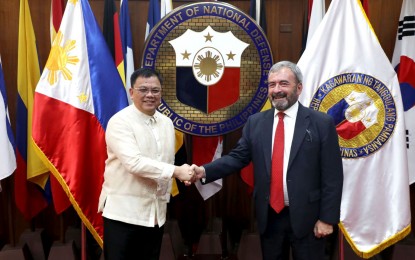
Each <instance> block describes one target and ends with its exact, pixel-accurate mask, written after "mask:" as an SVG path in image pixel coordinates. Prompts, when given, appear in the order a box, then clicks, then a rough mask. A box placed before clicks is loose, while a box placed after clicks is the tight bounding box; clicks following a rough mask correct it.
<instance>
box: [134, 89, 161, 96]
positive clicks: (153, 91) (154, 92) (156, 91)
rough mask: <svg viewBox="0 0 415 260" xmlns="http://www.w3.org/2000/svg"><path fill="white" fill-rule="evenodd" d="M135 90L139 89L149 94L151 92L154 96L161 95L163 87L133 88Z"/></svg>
mask: <svg viewBox="0 0 415 260" xmlns="http://www.w3.org/2000/svg"><path fill="white" fill-rule="evenodd" d="M133 89H134V90H137V91H138V92H140V93H141V94H143V95H147V94H148V93H149V92H151V94H153V95H154V96H157V95H160V93H161V89H160V88H151V89H150V88H133Z"/></svg>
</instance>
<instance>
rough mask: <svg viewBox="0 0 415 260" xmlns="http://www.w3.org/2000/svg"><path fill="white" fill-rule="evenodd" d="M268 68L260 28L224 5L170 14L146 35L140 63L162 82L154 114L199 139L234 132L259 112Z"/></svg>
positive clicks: (198, 6)
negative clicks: (170, 121)
mask: <svg viewBox="0 0 415 260" xmlns="http://www.w3.org/2000/svg"><path fill="white" fill-rule="evenodd" d="M272 64H273V63H272V53H271V48H270V46H269V43H268V41H267V39H266V36H265V34H264V32H263V31H262V29H261V28H260V27H259V26H258V25H257V24H256V23H255V21H254V20H253V19H252V18H251V17H249V16H248V15H246V14H245V13H243V12H242V11H240V10H239V9H237V8H236V7H234V6H232V5H230V4H227V3H222V2H201V3H193V4H189V5H184V6H181V7H178V8H176V9H174V10H173V11H171V12H170V13H169V14H168V15H166V16H165V17H164V18H163V19H162V20H161V21H160V22H159V23H158V24H157V25H156V26H155V27H154V28H153V30H152V31H151V32H150V34H149V36H148V38H147V41H146V43H145V47H144V54H143V60H142V66H143V67H151V68H154V69H156V70H158V71H159V72H160V73H161V75H162V76H163V78H164V83H163V86H162V88H163V96H162V103H161V104H160V106H159V107H158V110H159V111H160V112H161V113H163V114H165V115H166V116H168V117H170V118H171V120H172V121H173V124H174V126H175V127H176V128H177V129H179V130H180V131H182V132H185V133H189V134H193V135H200V136H216V135H223V134H226V133H229V132H232V131H234V130H236V129H238V128H240V127H242V126H243V125H244V124H245V123H246V120H247V119H248V117H249V116H250V115H252V114H254V113H256V112H258V111H260V110H261V108H262V107H263V105H264V104H265V102H266V100H267V93H268V85H267V78H268V70H269V69H270V68H271V66H272Z"/></svg>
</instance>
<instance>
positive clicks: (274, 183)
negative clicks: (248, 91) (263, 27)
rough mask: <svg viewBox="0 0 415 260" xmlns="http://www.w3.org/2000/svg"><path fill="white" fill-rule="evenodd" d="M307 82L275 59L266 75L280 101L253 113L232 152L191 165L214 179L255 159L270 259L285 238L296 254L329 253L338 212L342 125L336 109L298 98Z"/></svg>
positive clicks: (298, 259) (261, 226)
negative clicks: (335, 118) (329, 111)
mask: <svg viewBox="0 0 415 260" xmlns="http://www.w3.org/2000/svg"><path fill="white" fill-rule="evenodd" d="M302 89H303V86H302V73H301V71H300V69H299V68H298V67H297V65H296V64H294V63H292V62H288V61H281V62H279V63H276V64H274V65H273V66H272V68H271V69H270V71H269V74H268V98H269V100H270V101H271V103H272V106H273V107H274V108H273V109H269V110H267V111H264V112H261V113H257V114H254V115H252V116H251V117H250V118H249V119H248V121H247V123H246V125H245V126H244V128H243V132H242V137H241V138H240V139H239V141H238V144H237V145H236V147H235V148H234V149H233V150H232V151H231V152H230V153H229V154H227V155H225V156H223V157H221V158H220V159H217V160H215V161H213V162H211V163H208V164H205V165H203V166H201V167H198V166H196V165H192V168H193V170H194V171H195V177H194V179H193V181H196V180H197V179H202V182H203V183H208V182H212V181H214V180H216V179H219V178H223V177H225V176H227V175H230V174H232V173H234V172H237V171H238V170H240V169H242V168H243V167H245V166H246V165H248V163H249V162H250V161H252V162H253V165H254V180H255V184H254V185H255V186H254V192H253V197H254V201H255V207H256V217H257V222H258V230H259V233H260V236H261V248H262V254H263V258H264V259H266V260H268V259H269V260H271V259H272V260H276V259H282V258H283V256H282V255H283V251H284V248H283V244H284V243H283V242H284V241H289V244H290V246H291V249H292V254H293V258H294V259H295V260H303V259H304V260H305V259H315V260H322V259H324V250H325V237H326V236H327V235H329V234H331V233H332V232H333V225H336V224H337V223H338V222H339V219H340V202H341V194H342V186H343V168H342V160H341V155H340V148H339V143H338V136H337V133H336V129H335V126H334V123H333V120H332V118H331V117H330V116H328V115H327V114H324V113H321V112H318V111H314V110H312V109H309V108H306V107H304V106H303V105H301V104H300V103H299V102H298V97H299V95H300V94H301V91H302ZM274 140H275V141H274ZM273 151H275V152H273Z"/></svg>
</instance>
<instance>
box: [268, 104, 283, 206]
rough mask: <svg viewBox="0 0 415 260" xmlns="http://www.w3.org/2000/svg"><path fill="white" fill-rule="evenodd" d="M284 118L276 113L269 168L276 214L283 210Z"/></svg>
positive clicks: (272, 200) (281, 113)
mask: <svg viewBox="0 0 415 260" xmlns="http://www.w3.org/2000/svg"><path fill="white" fill-rule="evenodd" d="M284 116H285V114H284V113H283V112H278V125H277V130H275V138H274V148H273V152H272V166H271V173H272V175H271V207H272V208H273V209H274V210H275V211H276V212H277V213H279V212H281V210H282V209H283V208H284V187H283V183H284V182H283V176H284V174H283V169H284Z"/></svg>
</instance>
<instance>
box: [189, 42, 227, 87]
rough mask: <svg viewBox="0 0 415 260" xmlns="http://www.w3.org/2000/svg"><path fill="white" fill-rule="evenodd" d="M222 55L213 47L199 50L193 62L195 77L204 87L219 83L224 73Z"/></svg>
mask: <svg viewBox="0 0 415 260" xmlns="http://www.w3.org/2000/svg"><path fill="white" fill-rule="evenodd" d="M224 64H225V62H224V61H223V58H222V54H221V53H220V52H219V51H218V50H216V49H214V48H211V47H206V48H203V49H201V50H199V51H198V52H197V53H196V55H195V57H194V60H193V66H192V67H193V75H194V76H195V77H196V79H197V81H199V82H200V83H201V84H203V85H213V84H216V83H218V81H219V80H220V79H221V78H222V75H223V72H224V69H225V67H224Z"/></svg>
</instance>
